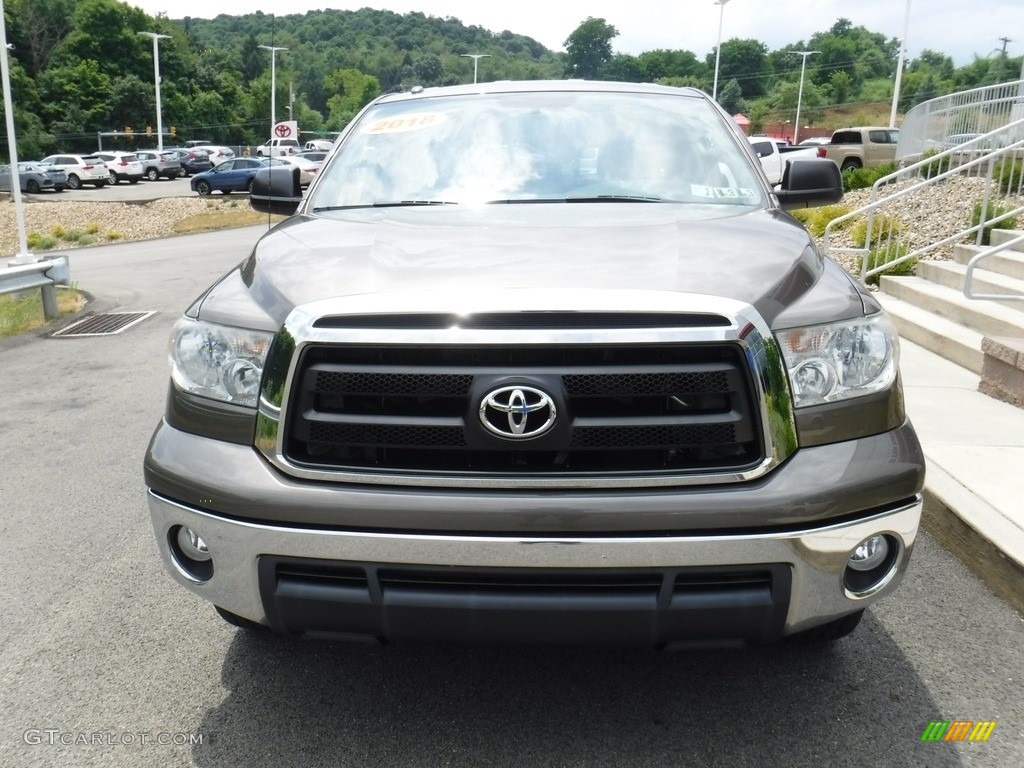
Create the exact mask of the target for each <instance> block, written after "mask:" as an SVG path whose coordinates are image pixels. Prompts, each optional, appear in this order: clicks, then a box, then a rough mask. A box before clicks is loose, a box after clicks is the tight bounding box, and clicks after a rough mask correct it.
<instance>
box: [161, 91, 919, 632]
mask: <svg viewBox="0 0 1024 768" xmlns="http://www.w3.org/2000/svg"><path fill="white" fill-rule="evenodd" d="M841 195H842V183H841V178H840V174H839V169H838V168H837V167H836V165H835V163H833V162H828V161H820V160H817V159H811V160H796V161H794V162H792V163H789V165H788V168H787V170H786V173H785V176H784V177H783V178H782V180H781V184H780V185H779V186H778V187H777V188H775V189H774V190H773V188H772V187H771V186H770V185H769V184H768V182H767V179H766V178H765V176H764V174H763V172H762V170H761V169H760V166H759V164H758V161H757V158H756V156H755V155H754V153H753V151H752V150H751V146H750V143H749V142H748V141H747V139H746V138H745V137H744V136H743V135H742V133H740V132H739V131H738V129H737V128H736V127H735V125H734V124H733V121H732V120H731V119H730V118H729V116H728V115H727V114H725V113H724V112H723V111H722V110H721V109H720V108H719V107H718V106H717V105H715V104H714V103H713V102H712V101H711V100H710V99H709V98H708V97H707V96H706V95H705V94H703V93H702V92H700V91H697V90H693V89H679V88H669V87H662V86H655V85H638V84H623V83H603V82H602V83H598V82H584V81H559V82H524V83H514V82H503V83H482V84H479V85H471V86H470V85H466V86H453V87H447V88H436V89H422V88H414V89H412V91H410V92H407V93H401V94H389V95H387V96H383V97H381V98H380V99H378V100H376V101H375V102H373V103H372V104H371V105H369V106H368V107H366V108H365V109H364V110H363V111H362V112H361V113H360V114H359V115H358V116H357V117H356V119H355V120H353V121H352V123H351V124H350V125H349V127H348V128H347V130H346V132H345V133H344V134H343V135H342V137H341V138H340V140H339V146H338V147H337V149H336V151H335V152H334V154H333V155H332V156H331V158H330V159H329V160H328V162H327V164H326V165H325V167H324V168H323V170H322V171H321V173H320V174H318V178H317V179H316V181H315V182H313V184H312V185H311V186H310V187H309V189H308V191H307V192H306V194H305V195H303V194H302V190H301V188H300V186H299V181H298V178H297V173H294V172H293V171H292V169H288V168H270V169H266V170H263V171H260V172H259V173H258V174H257V176H256V178H255V179H254V186H253V190H252V196H251V202H252V205H253V207H254V208H256V209H257V210H260V211H264V212H275V213H286V214H294V215H292V216H290V217H289V218H287V219H286V220H285V221H283V222H282V223H280V224H278V225H277V226H275V227H274V228H273V229H272V230H271V231H270V232H268V233H267V234H266V235H265V236H264V237H263V238H262V239H261V240H260V241H259V242H258V244H257V245H256V246H255V248H254V250H253V252H252V254H251V255H250V256H249V257H248V258H247V259H245V260H244V261H243V262H242V263H241V264H239V265H238V266H237V268H235V269H233V270H232V271H230V272H229V273H228V274H227V275H225V276H224V277H223V278H222V279H220V280H219V281H218V282H217V283H216V284H214V285H213V286H211V287H210V288H209V289H208V290H207V291H206V292H205V293H203V295H201V296H200V297H198V298H197V299H196V301H195V303H194V304H193V305H192V306H191V307H189V308H188V309H187V310H186V311H185V313H184V315H183V316H182V317H181V318H180V320H179V321H178V322H177V324H176V326H175V328H174V331H173V335H172V340H171V345H170V349H171V355H170V357H171V382H170V389H169V394H168V399H167V407H166V412H165V414H164V416H163V418H162V420H161V421H160V423H159V425H158V427H157V429H156V432H155V434H154V435H153V438H152V441H151V443H150V446H149V449H148V452H147V454H146V457H145V481H146V484H147V486H148V496H147V498H148V504H149V510H150V513H151V516H152V522H153V528H154V532H155V535H156V541H157V545H158V548H159V551H160V554H161V556H162V558H163V561H164V563H165V565H166V568H167V570H168V572H169V573H170V575H171V576H172V577H173V578H174V579H175V580H177V581H178V582H179V583H180V584H181V585H183V586H184V587H186V588H188V589H190V590H192V591H193V592H195V593H196V594H198V595H200V596H202V597H203V598H205V599H206V600H208V601H210V602H211V603H213V604H214V605H215V606H216V607H217V610H218V612H219V613H220V614H221V616H223V617H224V618H225V619H226V620H228V621H230V622H231V623H233V624H235V625H237V626H240V627H245V628H248V629H251V630H252V629H256V628H263V627H269V628H271V629H273V630H275V631H277V632H282V633H292V634H304V635H308V636H314V637H336V638H349V639H370V640H375V641H396V640H418V641H422V640H426V641H442V642H445V641H472V642H488V643H493V642H497V643H506V642H511V643H529V642H541V643H568V644H586V643H607V644H624V645H632V646H648V647H696V646H707V645H735V644H754V643H762V642H769V641H773V640H777V639H779V638H782V637H784V636H792V635H800V636H803V637H805V638H806V637H810V638H818V639H835V638H838V637H842V636H843V635H845V634H847V633H849V632H850V631H852V630H853V628H854V627H855V626H856V625H857V622H858V620H859V619H860V617H861V614H862V613H863V611H864V609H865V608H866V607H867V606H869V605H870V604H871V603H872V602H874V601H876V600H878V599H880V598H882V597H884V596H885V595H887V594H889V593H891V592H892V591H893V590H894V589H895V588H896V587H897V585H898V584H899V582H900V581H901V579H902V577H903V575H904V573H905V571H906V569H907V567H908V562H909V559H910V555H911V550H912V548H913V546H914V541H915V537H916V535H917V531H918V525H919V520H920V515H921V496H920V492H921V488H922V484H923V479H924V458H923V456H922V453H921V449H920V445H919V443H918V440H917V438H916V436H915V433H914V430H913V428H912V427H911V425H910V423H909V422H908V420H907V418H906V415H905V414H904V408H903V395H902V389H901V384H900V377H899V371H898V344H897V336H896V333H895V331H894V330H893V327H892V325H891V323H890V322H889V320H888V319H887V317H886V315H885V313H884V312H883V311H882V310H881V308H880V306H879V305H878V303H877V302H876V301H875V299H874V298H873V297H872V295H871V294H870V293H868V292H866V291H865V290H863V289H862V288H861V287H860V286H859V285H858V284H857V283H856V282H855V281H854V280H852V279H851V278H850V276H849V275H848V274H846V273H845V272H844V271H843V270H842V269H841V268H840V267H839V266H838V265H837V264H836V263H834V262H832V261H830V260H828V259H825V258H822V256H821V255H820V254H819V253H818V252H817V251H816V250H815V247H814V245H813V243H812V241H811V239H810V238H809V237H808V235H807V233H806V232H805V231H804V229H803V228H802V227H801V226H800V225H799V224H798V223H797V222H796V221H795V220H794V219H792V218H791V217H790V216H788V215H787V214H786V213H785V211H786V209H790V208H795V207H805V206H809V205H818V204H824V203H829V202H834V201H836V200H838V199H839V198H840V197H841Z"/></svg>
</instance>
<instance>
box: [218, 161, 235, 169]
mask: <svg viewBox="0 0 1024 768" xmlns="http://www.w3.org/2000/svg"><path fill="white" fill-rule="evenodd" d="M236 165H237V163H236V161H234V160H225V161H224V162H223V163H221V164H220V165H218V166H217V167H218V168H220V169H221V170H222V171H230V170H233V169H234V168H235V166H236Z"/></svg>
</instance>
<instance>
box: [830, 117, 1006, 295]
mask: <svg viewBox="0 0 1024 768" xmlns="http://www.w3.org/2000/svg"><path fill="white" fill-rule="evenodd" d="M901 143H902V138H901ZM925 213H927V216H925V215H924V214H925ZM924 220H927V221H928V222H929V223H928V224H927V225H925V224H922V221H924ZM1021 221H1024V118H1022V119H1020V120H1017V121H1014V122H1012V123H1009V124H1007V125H1004V126H1002V127H1001V128H998V129H996V130H994V131H990V132H988V133H985V134H981V135H980V136H977V137H975V138H973V139H970V140H967V141H965V142H963V143H962V144H958V145H956V146H953V147H950V148H948V149H945V150H943V151H941V152H937V153H935V154H931V153H925V156H924V158H923V159H920V160H918V161H917V162H914V163H911V164H910V165H906V166H905V167H903V168H901V169H899V170H898V171H896V172H895V173H892V174H890V175H888V176H886V177H884V178H882V179H879V180H878V181H877V182H875V184H874V186H873V187H872V188H871V195H870V198H869V202H868V204H867V205H865V206H863V207H862V208H860V209H858V210H856V211H852V212H850V213H847V214H845V215H842V216H839V217H837V218H835V219H833V220H832V221H830V222H829V224H828V226H826V228H825V232H824V235H823V247H824V250H825V252H826V253H827V254H829V255H832V256H839V255H840V254H853V255H855V256H856V257H857V258H858V260H859V266H860V269H859V272H860V277H861V280H862V281H864V282H869V278H871V277H873V276H874V275H877V274H879V273H881V272H885V271H888V270H891V269H892V268H894V267H897V266H898V265H900V264H904V263H907V262H911V261H912V260H916V259H918V258H921V257H922V256H926V255H929V254H932V253H934V252H936V251H938V249H940V248H942V247H944V246H952V245H953V244H955V243H961V242H968V241H969V240H973V241H974V242H975V243H976V244H977V245H979V246H980V245H984V244H985V242H986V240H987V237H986V235H987V232H989V231H991V228H992V227H993V225H998V224H1003V225H1004V226H1007V225H1012V224H1013V223H1016V222H1021Z"/></svg>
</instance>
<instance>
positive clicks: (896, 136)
mask: <svg viewBox="0 0 1024 768" xmlns="http://www.w3.org/2000/svg"><path fill="white" fill-rule="evenodd" d="M889 142H890V143H891V144H899V143H900V132H899V131H889Z"/></svg>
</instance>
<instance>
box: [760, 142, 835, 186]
mask: <svg viewBox="0 0 1024 768" xmlns="http://www.w3.org/2000/svg"><path fill="white" fill-rule="evenodd" d="M747 138H748V139H749V140H750V145H751V147H753V149H754V154H755V155H757V159H758V160H760V161H761V167H762V168H763V169H764V175H765V176H767V177H768V182H769V183H770V184H771V185H772V186H774V185H776V184H780V183H781V182H782V174H783V173H784V172H785V170H786V162H787V161H789V160H809V159H811V158H815V157H817V156H818V151H817V148H816V147H792V146H790V145H789V144H787V143H786V142H785V141H783V140H782V139H773V138H772V137H771V136H748V137H747Z"/></svg>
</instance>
